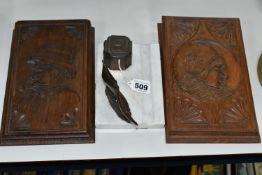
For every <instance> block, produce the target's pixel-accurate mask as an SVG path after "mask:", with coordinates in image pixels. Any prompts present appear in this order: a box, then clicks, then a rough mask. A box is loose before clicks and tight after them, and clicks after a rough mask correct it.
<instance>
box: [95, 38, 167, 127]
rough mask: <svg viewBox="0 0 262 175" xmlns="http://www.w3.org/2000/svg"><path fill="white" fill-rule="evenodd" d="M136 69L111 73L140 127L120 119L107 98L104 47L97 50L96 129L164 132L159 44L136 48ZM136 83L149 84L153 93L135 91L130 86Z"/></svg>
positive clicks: (99, 46)
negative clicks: (152, 129) (104, 74)
mask: <svg viewBox="0 0 262 175" xmlns="http://www.w3.org/2000/svg"><path fill="white" fill-rule="evenodd" d="M132 45H133V46H132V65H131V66H130V67H128V68H127V69H126V70H123V71H119V70H115V71H113V70H109V71H110V72H111V74H112V75H113V77H114V78H115V79H116V80H117V84H118V86H119V89H120V91H121V93H122V94H123V95H124V96H125V98H126V100H127V102H128V104H129V107H130V111H131V114H132V118H133V119H134V120H135V121H136V122H137V123H138V126H134V125H131V124H129V123H127V122H125V121H123V120H122V119H120V118H119V117H118V116H117V114H116V113H115V111H114V110H113V108H112V107H111V106H110V104H109V101H108V99H107V97H106V95H105V85H104V82H103V79H102V76H101V74H102V67H103V63H102V60H103V48H104V46H103V43H101V44H99V45H98V46H97V54H96V100H95V101H96V128H97V129H112V128H113V129H133V128H134V127H135V128H144V129H148V128H163V127H164V123H165V121H164V109H163V92H162V83H159V82H161V81H162V77H161V64H160V51H159V45H158V44H135V43H133V44H132ZM133 79H141V80H147V81H149V82H150V83H151V88H150V93H149V94H143V93H139V92H136V91H133V90H132V89H131V88H130V86H129V85H128V82H130V81H132V80H133Z"/></svg>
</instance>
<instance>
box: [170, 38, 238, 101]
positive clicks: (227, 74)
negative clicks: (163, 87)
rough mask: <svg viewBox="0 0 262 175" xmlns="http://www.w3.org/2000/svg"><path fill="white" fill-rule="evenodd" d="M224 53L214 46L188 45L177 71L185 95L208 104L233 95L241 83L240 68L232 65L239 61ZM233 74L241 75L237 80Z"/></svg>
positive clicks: (180, 51)
mask: <svg viewBox="0 0 262 175" xmlns="http://www.w3.org/2000/svg"><path fill="white" fill-rule="evenodd" d="M205 42H206V41H205ZM210 42H211V43H212V41H210ZM221 49H223V50H225V48H223V47H221V46H219V45H218V44H217V43H213V45H212V44H211V46H210V45H206V44H203V43H202V42H201V40H197V41H192V42H189V43H186V44H184V45H182V46H181V47H180V48H179V49H178V51H177V53H176V55H175V58H174V61H175V63H174V65H175V68H174V71H175V78H176V80H177V81H178V84H179V86H180V88H181V89H182V90H183V91H185V92H186V93H189V94H191V95H192V96H194V97H196V98H198V99H201V100H204V101H206V100H215V99H222V98H224V97H227V96H230V95H232V93H233V90H234V89H235V88H236V87H237V85H238V83H239V81H240V77H239V75H240V69H239V67H238V65H237V64H236V66H235V65H231V64H229V62H230V61H231V62H232V61H235V58H234V57H233V55H232V54H231V53H226V54H224V53H223V52H221ZM225 57H227V58H225ZM232 71H234V72H236V75H238V76H237V77H236V78H232V76H231V75H233V74H232Z"/></svg>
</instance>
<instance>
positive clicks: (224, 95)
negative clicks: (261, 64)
mask: <svg viewBox="0 0 262 175" xmlns="http://www.w3.org/2000/svg"><path fill="white" fill-rule="evenodd" d="M158 29H159V38H160V49H161V63H162V74H163V88H164V105H165V119H166V126H165V127H166V141H167V142H168V143H173V142H178V143H183V142H189V143H228V142H230V143H239V142H243V143H249V142H260V136H259V131H258V126H257V122H256V116H255V111H254V105H253V99H252V93H251V88H250V82H249V75H248V70H247V63H246V57H245V52H244V44H243V39H242V34H241V28H240V21H239V19H235V18H197V17H195V18H194V17H171V16H165V17H163V18H162V23H161V24H159V25H158Z"/></svg>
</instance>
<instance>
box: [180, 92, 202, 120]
mask: <svg viewBox="0 0 262 175" xmlns="http://www.w3.org/2000/svg"><path fill="white" fill-rule="evenodd" d="M176 99H177V106H176V109H177V112H176V119H178V120H180V121H181V122H182V123H186V124H206V123H207V119H206V118H205V117H204V116H203V115H202V113H203V112H202V110H201V109H199V108H198V106H197V105H195V104H193V103H192V102H191V101H190V100H189V99H183V98H181V97H176Z"/></svg>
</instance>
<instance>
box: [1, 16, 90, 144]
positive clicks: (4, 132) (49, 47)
mask: <svg viewBox="0 0 262 175" xmlns="http://www.w3.org/2000/svg"><path fill="white" fill-rule="evenodd" d="M94 84H95V82H94V29H93V28H92V27H91V25H90V22H89V21H88V20H54V21H19V22H17V23H16V24H15V29H14V32H13V41H12V50H11V58H10V62H9V72H8V80H7V85H6V95H5V103H4V110H3V119H2V127H1V145H20V144H57V143H58V144H59V143H87V142H94V136H95V131H94V127H95V126H94V121H95V112H94V110H95V103H94V99H95V98H94V94H95V92H94Z"/></svg>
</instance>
